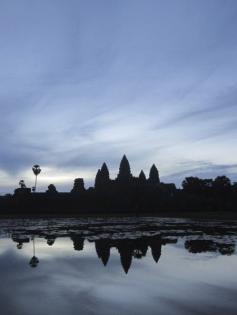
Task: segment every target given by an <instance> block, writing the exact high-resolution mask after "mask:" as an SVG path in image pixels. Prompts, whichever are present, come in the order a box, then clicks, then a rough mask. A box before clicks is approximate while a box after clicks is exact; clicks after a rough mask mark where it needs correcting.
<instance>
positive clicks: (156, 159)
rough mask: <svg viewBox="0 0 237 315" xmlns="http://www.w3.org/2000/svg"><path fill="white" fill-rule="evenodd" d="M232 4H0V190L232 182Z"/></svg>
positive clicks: (139, 0) (202, 0)
mask: <svg viewBox="0 0 237 315" xmlns="http://www.w3.org/2000/svg"><path fill="white" fill-rule="evenodd" d="M236 30H237V1H236V0H225V1H223V0H198V1H197V0H154V1H153V0H99V1H98V0H84V1H80V0H50V1H49V0H41V1H36V0H21V1H18V0H0V137H1V146H0V193H6V192H12V191H13V189H14V188H16V187H17V186H18V182H19V180H20V179H23V180H25V182H26V185H28V186H29V187H32V186H33V184H34V177H33V173H32V170H31V167H32V165H33V164H39V165H40V166H41V168H42V172H41V174H40V175H39V182H38V183H39V187H40V190H46V189H47V186H48V185H49V184H50V183H54V184H55V185H56V187H57V188H58V190H59V191H60V190H61V191H68V190H70V189H71V188H72V185H73V180H74V179H75V178H76V177H83V178H84V180H85V183H86V186H87V187H88V186H90V185H93V182H94V177H95V174H96V172H97V170H98V168H100V167H101V165H102V163H103V162H104V161H105V162H107V165H108V167H109V170H110V173H111V177H112V178H114V177H115V176H116V175H117V173H118V167H119V162H120V160H121V157H122V155H123V154H124V153H125V154H126V155H127V157H128V159H129V161H130V165H131V170H132V173H133V174H134V175H135V176H137V175H138V174H139V172H140V170H141V169H143V170H144V171H145V173H146V175H148V174H149V168H150V166H151V165H152V164H153V163H155V164H156V166H157V167H158V169H159V172H160V177H161V180H162V181H164V182H175V183H176V184H177V186H180V184H181V182H182V180H183V179H184V178H185V177H186V176H191V175H192V176H200V177H205V178H212V177H215V176H217V175H223V174H225V175H227V176H229V177H230V178H231V180H232V181H235V180H237V175H236V174H237V145H236V144H237V140H236V139H237V58H236V56H237V36H236V34H237V33H236Z"/></svg>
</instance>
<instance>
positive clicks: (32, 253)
mask: <svg viewBox="0 0 237 315" xmlns="http://www.w3.org/2000/svg"><path fill="white" fill-rule="evenodd" d="M0 237H1V242H0V310H1V311H0V312H1V315H11V314H12V315H13V314H17V315H35V314H36V315H43V314H60V315H66V314H67V315H72V314H73V315H74V314H103V315H105V314H119V315H122V314H129V315H130V314H134V315H138V314H162V315H163V314H169V315H172V314H215V315H216V314H221V315H229V314H230V315H231V314H235V315H236V314H237V298H236V297H237V277H236V276H237V271H236V270H237V256H236V249H235V243H236V239H237V222H236V221H234V222H233V221H232V222H230V221H229V222H225V221H212V222H208V221H197V220H188V219H170V218H169V219H165V218H164V219H160V218H152V217H149V218H82V219H73V218H71V219H65V218H61V219H55V218H54V219H49V220H46V219H35V220H23V219H18V220H16V219H15V220H13V219H11V220H10V219H9V220H0Z"/></svg>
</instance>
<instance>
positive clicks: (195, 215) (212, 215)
mask: <svg viewBox="0 0 237 315" xmlns="http://www.w3.org/2000/svg"><path fill="white" fill-rule="evenodd" d="M80 217H81V218H87V217H88V218H90V217H92V218H93V217H101V218H103V217H105V218H108V217H111V218H113V217H120V218H121V217H123V218H129V217H139V218H146V217H156V218H159V217H160V218H180V219H181V218H184V219H185V218H186V219H200V220H210V219H213V220H236V219H237V211H236V212H233V211H230V212H227V211H217V212H188V211H183V212H179V213H177V212H171V211H170V212H169V211H164V212H159V213H157V212H156V213H154V212H148V213H134V212H133V213H129V212H116V213H108V212H107V213H105V212H100V213H99V212H98V213H96V212H93V213H85V212H84V213H83V212H82V213H78V214H75V213H68V214H66V213H59V214H55V213H53V214H50V213H49V214H45V213H35V214H30V215H29V214H24V213H21V214H20V213H19V214H16V213H15V214H0V220H4V219H35V218H43V219H47V218H62V219H63V218H80Z"/></svg>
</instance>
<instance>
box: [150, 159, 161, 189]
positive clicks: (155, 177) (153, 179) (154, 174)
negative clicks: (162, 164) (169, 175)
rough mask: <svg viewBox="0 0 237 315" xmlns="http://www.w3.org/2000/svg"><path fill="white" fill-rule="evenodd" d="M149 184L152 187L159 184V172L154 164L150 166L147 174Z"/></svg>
mask: <svg viewBox="0 0 237 315" xmlns="http://www.w3.org/2000/svg"><path fill="white" fill-rule="evenodd" d="M148 181H149V183H150V184H152V185H159V184H160V177H159V172H158V169H157V167H156V166H155V164H153V165H152V167H151V169H150V173H149V179H148Z"/></svg>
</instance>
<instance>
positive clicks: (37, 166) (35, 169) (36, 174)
mask: <svg viewBox="0 0 237 315" xmlns="http://www.w3.org/2000/svg"><path fill="white" fill-rule="evenodd" d="M32 171H33V173H34V174H35V186H34V189H33V191H36V186H37V176H38V175H39V174H40V172H41V168H40V166H39V165H37V164H35V165H33V167H32Z"/></svg>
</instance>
